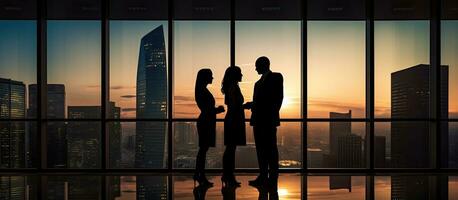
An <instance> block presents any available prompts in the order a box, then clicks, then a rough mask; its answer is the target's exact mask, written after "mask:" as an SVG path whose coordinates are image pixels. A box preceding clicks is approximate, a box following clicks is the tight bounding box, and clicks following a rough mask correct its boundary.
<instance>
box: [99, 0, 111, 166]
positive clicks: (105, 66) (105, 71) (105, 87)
mask: <svg viewBox="0 0 458 200" xmlns="http://www.w3.org/2000/svg"><path fill="white" fill-rule="evenodd" d="M108 3H109V2H108V0H102V30H101V34H102V35H101V39H102V44H101V46H102V48H101V50H102V53H101V56H102V59H101V65H102V71H101V76H102V77H101V80H102V83H101V84H102V88H101V92H102V94H101V100H102V102H101V112H102V113H101V120H102V121H101V123H102V124H101V126H102V127H101V130H102V133H101V134H102V135H101V140H102V141H101V144H102V145H101V148H102V157H101V159H102V160H101V161H102V166H101V167H102V169H107V168H108V167H109V166H108V163H109V162H108V160H107V159H109V156H107V154H108V152H109V150H108V148H109V144H107V141H108V138H109V136H108V133H107V129H106V124H105V123H106V118H107V102H108V99H109V94H108V91H109V82H110V81H109V77H110V76H109V63H110V57H109V56H110V53H109V52H110V49H109V48H110V47H109V44H110V43H109V39H110V37H109V36H110V35H109V28H110V27H109V20H108V16H109V15H108V10H109V6H108V5H109V4H108Z"/></svg>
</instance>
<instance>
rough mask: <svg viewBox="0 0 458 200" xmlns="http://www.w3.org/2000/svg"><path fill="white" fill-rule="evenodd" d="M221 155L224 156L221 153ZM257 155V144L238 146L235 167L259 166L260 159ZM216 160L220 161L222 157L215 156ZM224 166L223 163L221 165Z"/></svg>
mask: <svg viewBox="0 0 458 200" xmlns="http://www.w3.org/2000/svg"><path fill="white" fill-rule="evenodd" d="M219 156H222V154H220V155H219ZM257 157H258V156H257V155H256V146H255V145H254V144H247V145H246V146H241V147H237V151H236V152H235V159H236V160H237V162H235V167H237V168H256V167H258V160H257ZM213 160H214V161H220V160H221V157H220V158H218V157H216V158H214V159H213ZM218 167H222V163H221V165H220V166H218Z"/></svg>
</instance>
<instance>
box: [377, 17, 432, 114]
mask: <svg viewBox="0 0 458 200" xmlns="http://www.w3.org/2000/svg"><path fill="white" fill-rule="evenodd" d="M374 34H375V35H374V38H375V41H374V43H375V44H374V45H375V49H374V51H375V52H374V53H375V116H376V117H377V118H390V117H392V118H428V117H430V115H429V107H430V105H429V104H430V103H429V102H430V101H429V98H430V97H429V94H430V84H431V82H430V81H429V75H430V65H429V22H428V21H376V22H375V27H374Z"/></svg>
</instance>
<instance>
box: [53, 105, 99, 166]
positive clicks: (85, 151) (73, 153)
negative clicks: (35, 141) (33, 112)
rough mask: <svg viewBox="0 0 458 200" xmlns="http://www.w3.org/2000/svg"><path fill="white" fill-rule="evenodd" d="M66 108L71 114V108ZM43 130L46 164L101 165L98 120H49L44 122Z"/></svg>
mask: <svg viewBox="0 0 458 200" xmlns="http://www.w3.org/2000/svg"><path fill="white" fill-rule="evenodd" d="M69 112H70V114H71V115H73V111H69ZM72 119H77V118H72ZM46 130H47V134H48V141H47V142H48V146H47V154H48V155H47V160H48V162H47V165H48V168H76V169H93V168H100V167H101V162H102V161H101V153H102V152H101V144H100V143H101V140H100V136H101V132H102V126H101V123H99V122H89V121H69V122H63V121H53V122H48V123H47V124H46Z"/></svg>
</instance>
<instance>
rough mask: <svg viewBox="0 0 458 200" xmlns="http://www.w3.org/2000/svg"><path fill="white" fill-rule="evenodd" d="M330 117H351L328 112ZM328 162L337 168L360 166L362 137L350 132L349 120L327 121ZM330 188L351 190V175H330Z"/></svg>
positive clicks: (345, 114) (348, 114)
mask: <svg viewBox="0 0 458 200" xmlns="http://www.w3.org/2000/svg"><path fill="white" fill-rule="evenodd" d="M329 117H330V119H331V120H332V119H351V110H349V111H348V113H337V112H330V113H329ZM329 148H330V155H329V157H328V158H329V159H330V160H329V161H328V162H329V164H330V167H337V168H360V167H362V138H361V136H358V135H354V134H352V133H351V122H350V121H345V122H336V121H331V122H330V123H329ZM329 187H330V189H348V190H349V191H351V176H330V177H329Z"/></svg>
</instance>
